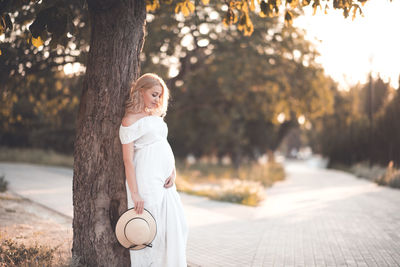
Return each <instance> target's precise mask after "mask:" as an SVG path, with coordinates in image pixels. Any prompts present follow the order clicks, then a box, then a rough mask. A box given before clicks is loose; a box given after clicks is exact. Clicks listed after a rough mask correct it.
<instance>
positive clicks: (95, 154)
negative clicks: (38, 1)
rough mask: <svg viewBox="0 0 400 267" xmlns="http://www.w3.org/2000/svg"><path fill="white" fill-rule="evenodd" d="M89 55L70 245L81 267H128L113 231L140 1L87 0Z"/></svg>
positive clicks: (142, 14) (141, 23)
mask: <svg viewBox="0 0 400 267" xmlns="http://www.w3.org/2000/svg"><path fill="white" fill-rule="evenodd" d="M88 9H89V21H90V27H91V40H90V51H89V54H88V58H87V66H86V76H85V80H84V83H83V91H82V97H81V103H80V107H79V113H78V120H77V131H76V137H75V146H74V178H73V204H74V218H73V247H72V255H73V257H74V258H75V260H79V266H82V265H83V266H129V262H130V259H129V252H128V250H127V249H125V248H123V247H122V246H121V245H120V244H119V243H118V241H117V239H116V237H115V234H114V227H115V224H116V221H117V219H118V216H119V215H120V214H121V213H122V212H123V211H125V210H126V208H127V202H126V191H125V190H126V189H125V172H124V166H123V161H122V152H121V143H120V141H119V137H118V130H119V125H120V123H121V118H122V116H123V111H124V110H123V104H124V101H125V100H126V99H127V96H128V94H129V88H130V84H131V82H132V81H133V80H135V79H137V77H138V75H139V72H140V62H139V54H140V52H141V50H142V47H143V43H144V31H145V18H146V6H145V1H142V0H125V1H118V0H116V1H111V0H108V1H95V0H92V1H91V0H88Z"/></svg>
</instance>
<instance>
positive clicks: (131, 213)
mask: <svg viewBox="0 0 400 267" xmlns="http://www.w3.org/2000/svg"><path fill="white" fill-rule="evenodd" d="M156 233H157V225H156V220H155V219H154V217H153V215H151V213H150V212H149V211H148V210H146V209H144V210H143V213H142V214H137V213H136V211H135V209H134V208H131V209H128V210H127V211H125V212H124V213H123V214H122V215H121V216H120V217H119V218H118V221H117V224H116V226H115V235H116V237H117V239H118V242H119V243H120V244H121V245H122V246H124V247H126V248H129V249H132V250H139V249H143V248H145V247H152V244H151V242H153V240H154V238H155V236H156Z"/></svg>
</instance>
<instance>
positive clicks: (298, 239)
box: [0, 162, 400, 267]
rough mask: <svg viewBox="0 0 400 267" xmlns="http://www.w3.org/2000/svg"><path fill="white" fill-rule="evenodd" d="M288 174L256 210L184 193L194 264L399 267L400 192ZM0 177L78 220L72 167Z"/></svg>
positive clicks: (18, 167) (338, 177)
mask: <svg viewBox="0 0 400 267" xmlns="http://www.w3.org/2000/svg"><path fill="white" fill-rule="evenodd" d="M286 169H287V172H288V177H287V179H286V180H285V181H283V182H278V183H276V184H275V185H274V186H273V187H271V188H269V189H268V190H267V198H266V200H265V202H264V203H263V204H262V205H261V206H260V207H258V208H251V207H245V206H241V205H235V204H230V203H223V202H216V201H211V200H208V199H206V198H202V197H195V196H189V195H186V194H181V197H182V201H183V203H184V207H185V212H186V215H187V219H188V222H189V226H190V230H189V231H190V232H189V241H188V251H187V252H188V261H189V263H190V266H204V267H208V266H210V267H211V266H212V267H214V266H241V267H242V266H257V267H258V266H307V267H308V266H378V267H381V266H400V190H395V189H391V188H387V187H381V186H377V185H376V184H374V183H371V182H368V181H366V180H363V179H357V178H355V177H354V176H352V175H349V174H346V173H343V172H340V171H332V170H323V169H317V168H313V167H310V166H307V165H306V164H304V163H303V164H302V163H296V162H291V163H288V164H286ZM2 173H4V174H5V175H6V179H7V180H8V181H10V189H11V190H13V191H14V192H16V193H18V194H21V195H23V196H26V197H28V198H30V199H32V200H34V201H36V202H39V203H42V204H43V205H47V206H49V207H51V208H53V209H57V210H60V211H62V212H63V213H65V214H66V215H69V216H72V190H71V188H72V179H71V177H72V171H71V170H69V169H63V168H48V167H39V166H34V165H27V164H11V163H10V164H9V163H7V164H5V163H0V175H1V174H2ZM55 199H57V201H55Z"/></svg>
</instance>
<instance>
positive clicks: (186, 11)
mask: <svg viewBox="0 0 400 267" xmlns="http://www.w3.org/2000/svg"><path fill="white" fill-rule="evenodd" d="M181 12H182V14H183V15H184V16H185V17H186V16H189V14H190V12H189V9H188V8H187V7H186V5H182V8H181Z"/></svg>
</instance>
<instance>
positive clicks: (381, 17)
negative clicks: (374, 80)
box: [293, 0, 400, 90]
mask: <svg viewBox="0 0 400 267" xmlns="http://www.w3.org/2000/svg"><path fill="white" fill-rule="evenodd" d="M362 10H363V13H364V17H361V16H360V15H359V13H357V17H356V18H355V20H354V21H353V20H352V18H351V17H352V12H351V13H350V16H349V17H348V18H347V19H345V18H344V16H343V13H342V11H339V10H334V9H328V14H326V15H325V14H324V12H323V10H320V9H318V10H317V13H316V14H315V15H314V16H313V15H312V9H311V8H305V13H306V14H305V16H301V17H299V18H296V19H295V20H294V21H293V25H294V26H296V27H300V28H304V29H306V31H307V39H309V40H310V41H312V42H313V43H315V45H316V47H317V50H318V51H319V52H320V54H321V56H320V57H319V58H318V62H319V63H321V64H322V66H323V67H324V69H325V72H326V74H328V75H330V76H331V77H332V78H333V79H334V80H336V81H337V82H339V85H340V87H341V89H344V90H347V89H348V88H349V86H351V85H352V84H356V83H357V82H358V81H359V82H361V83H365V82H366V81H367V77H368V73H369V72H370V71H372V73H373V76H374V77H377V75H378V73H379V74H380V76H381V77H382V79H383V80H384V81H389V79H390V81H391V85H392V86H393V87H394V88H398V87H399V84H398V79H399V74H400V51H399V48H400V34H399V32H398V27H399V26H400V15H399V12H400V1H397V0H393V2H390V1H389V0H369V1H368V2H367V3H366V4H365V5H364V6H363V7H362Z"/></svg>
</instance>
